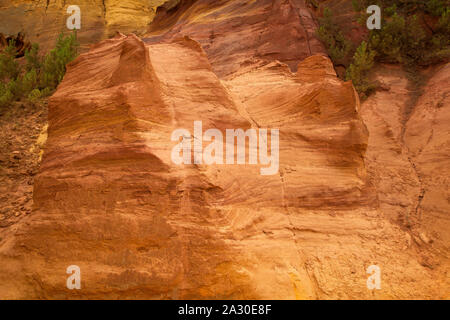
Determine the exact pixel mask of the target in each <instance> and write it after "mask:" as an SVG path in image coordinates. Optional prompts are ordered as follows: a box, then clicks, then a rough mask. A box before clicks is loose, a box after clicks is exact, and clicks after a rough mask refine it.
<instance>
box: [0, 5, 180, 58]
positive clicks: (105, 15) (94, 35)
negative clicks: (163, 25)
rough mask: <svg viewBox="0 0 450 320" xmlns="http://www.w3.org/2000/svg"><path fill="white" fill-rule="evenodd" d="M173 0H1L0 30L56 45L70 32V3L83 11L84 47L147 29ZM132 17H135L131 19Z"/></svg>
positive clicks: (46, 45) (81, 34) (81, 33)
mask: <svg viewBox="0 0 450 320" xmlns="http://www.w3.org/2000/svg"><path fill="white" fill-rule="evenodd" d="M166 2H168V3H172V5H173V3H174V2H177V1H173V0H170V1H168V0H148V1H141V0H91V1H88V0H81V1H75V2H73V3H70V2H69V1H66V0H1V1H0V21H2V23H1V24H0V33H3V34H6V35H14V34H17V33H18V32H23V33H24V34H25V35H26V37H27V39H29V40H31V41H33V42H38V43H39V44H40V45H41V47H42V48H43V49H44V50H48V49H51V48H53V46H54V44H55V39H56V37H57V35H58V34H59V33H60V32H66V33H67V32H69V31H68V30H67V27H66V21H67V19H68V18H69V16H70V15H71V13H67V8H68V7H69V6H70V5H77V6H79V8H80V10H81V29H80V30H79V31H78V39H79V40H80V42H81V44H82V46H83V48H85V47H86V48H87V47H88V45H89V44H92V43H95V42H98V41H99V40H102V39H105V38H108V37H110V36H112V35H114V33H115V32H116V31H121V32H127V33H128V32H134V33H138V34H139V33H144V32H146V30H147V28H148V25H149V24H150V22H152V20H153V18H154V16H155V13H156V9H157V8H158V6H160V5H164V4H165V3H166ZM130 17H132V19H130Z"/></svg>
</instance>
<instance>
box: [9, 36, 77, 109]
mask: <svg viewBox="0 0 450 320" xmlns="http://www.w3.org/2000/svg"><path fill="white" fill-rule="evenodd" d="M78 46H79V45H78V42H77V38H76V33H73V34H70V35H68V36H64V34H63V33H61V34H60V35H59V36H58V39H57V41H56V45H55V48H54V49H53V50H51V51H50V52H49V53H48V54H47V55H46V56H45V57H41V56H40V55H39V45H38V44H37V43H34V44H33V45H32V46H31V48H30V49H29V50H27V51H26V52H25V60H26V62H25V64H24V66H23V67H21V66H20V65H19V63H18V62H17V61H16V59H15V56H16V53H17V52H16V48H15V44H14V42H13V41H11V42H10V43H9V45H8V46H7V47H6V48H5V49H4V50H3V52H2V53H1V54H0V108H3V107H6V106H7V105H9V104H10V103H11V102H12V101H14V100H19V99H21V98H26V99H28V100H29V101H31V102H36V101H37V100H38V99H39V98H41V97H46V96H49V95H51V94H52V92H53V91H54V90H55V89H56V87H57V86H58V84H59V83H60V82H61V81H62V79H63V77H64V74H65V73H66V64H67V63H69V62H70V61H72V60H73V59H74V58H75V57H76V56H77V53H78Z"/></svg>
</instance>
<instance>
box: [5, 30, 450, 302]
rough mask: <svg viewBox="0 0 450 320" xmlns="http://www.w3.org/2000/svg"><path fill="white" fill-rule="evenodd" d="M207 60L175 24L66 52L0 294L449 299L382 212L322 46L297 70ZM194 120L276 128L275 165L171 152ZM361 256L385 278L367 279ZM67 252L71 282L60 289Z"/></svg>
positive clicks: (354, 110) (436, 275)
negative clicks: (223, 73)
mask: <svg viewBox="0 0 450 320" xmlns="http://www.w3.org/2000/svg"><path fill="white" fill-rule="evenodd" d="M213 60H214V59H213ZM213 70H214V69H213V67H212V66H211V64H210V62H209V60H208V57H207V54H206V53H205V52H204V51H203V49H202V48H201V46H200V45H199V43H197V42H195V41H193V40H191V39H189V38H179V39H174V40H173V41H167V42H165V43H154V44H149V45H146V44H144V43H143V42H142V41H141V40H139V39H138V38H137V37H135V36H128V37H125V36H121V35H120V36H117V37H116V38H114V39H110V40H106V41H103V42H101V43H99V44H98V45H96V46H94V47H92V48H91V50H90V51H89V52H88V53H85V54H83V55H81V56H80V57H79V58H77V59H76V60H75V61H74V62H73V63H71V64H70V65H69V66H68V72H67V74H66V76H65V78H64V81H63V82H62V83H61V85H60V86H59V87H58V90H57V92H56V93H55V94H54V95H53V96H52V98H51V99H50V102H49V128H48V140H47V144H46V149H45V153H44V157H43V162H42V165H41V169H40V173H39V175H38V176H37V178H36V181H35V186H34V203H35V210H34V212H33V213H32V214H31V215H30V216H29V217H27V218H26V219H23V220H22V221H21V222H20V223H18V224H16V225H14V226H12V227H10V228H8V229H4V230H2V231H1V233H0V237H1V240H0V259H1V262H2V263H1V264H0V297H2V298H153V299H161V298H163V299H164V298H165V299H174V298H175V299H176V298H187V299H188V298H200V299H202V298H234V299H235V298H255V299H295V298H297V299H305V298H442V297H446V296H445V295H446V294H447V292H446V288H448V287H447V286H446V284H445V282H444V281H445V280H444V279H445V278H441V276H442V272H441V271H440V270H441V269H439V270H438V272H437V271H436V270H435V269H433V268H430V267H429V266H426V265H424V263H423V262H422V261H421V260H420V259H421V257H420V256H419V255H418V254H417V252H416V251H415V247H414V244H413V243H411V236H410V234H409V233H408V232H407V231H406V230H404V229H402V228H401V226H399V225H398V224H397V223H395V222H393V221H392V220H391V219H390V217H389V216H385V214H384V212H382V211H380V210H378V208H379V206H378V201H377V193H376V191H375V189H374V186H376V185H375V184H374V183H373V181H372V178H371V176H370V174H369V175H368V174H367V171H366V164H365V161H364V157H365V154H366V149H367V147H368V146H367V144H368V142H369V148H370V138H369V135H368V131H367V129H366V126H365V125H364V123H363V122H362V119H361V116H360V112H361V111H360V105H359V99H358V97H357V94H356V93H355V91H354V89H353V87H352V85H351V83H345V82H342V81H341V80H339V79H338V78H337V77H336V74H335V72H334V70H333V68H332V65H331V62H330V61H329V59H328V58H327V57H325V56H322V55H315V56H312V57H309V58H307V59H305V60H304V61H302V62H301V63H300V64H299V65H298V71H297V72H296V73H292V72H291V70H290V69H289V67H288V66H287V65H286V64H283V63H280V62H272V63H268V64H267V63H266V64H264V65H263V66H261V67H256V66H255V67H254V68H253V69H252V70H248V71H246V72H239V73H234V74H233V75H229V76H228V77H227V80H220V79H219V78H218V77H217V75H216V74H215V73H214V72H213ZM194 121H202V124H203V131H206V130H207V129H218V130H220V131H221V132H223V133H224V134H225V131H226V129H238V128H241V129H244V130H247V129H252V128H253V129H255V130H261V129H264V128H267V129H269V130H270V129H279V171H278V172H276V174H274V175H261V171H260V169H261V168H263V167H266V165H263V164H248V162H247V164H240V165H238V164H228V165H226V164H223V165H221V164H211V165H206V164H182V165H176V164H175V163H174V162H173V161H172V156H171V153H172V148H173V147H174V145H175V144H176V143H178V141H172V139H171V138H172V133H173V131H174V130H176V129H180V128H185V129H187V130H189V131H190V132H193V131H194V128H193V124H194ZM369 129H370V126H369ZM368 138H369V140H368ZM205 144H206V143H205ZM248 151H249V150H247V152H248ZM369 173H370V171H369ZM373 264H375V265H378V266H379V267H380V268H381V270H382V279H383V282H382V283H383V287H382V288H383V289H382V290H376V291H371V290H368V289H367V286H366V279H367V277H368V275H367V274H366V268H367V267H368V266H370V265H373ZM70 265H77V266H79V267H80V268H81V274H82V288H81V289H80V290H68V289H67V287H66V279H67V277H68V275H67V274H66V269H67V267H68V266H70ZM443 267H445V266H443Z"/></svg>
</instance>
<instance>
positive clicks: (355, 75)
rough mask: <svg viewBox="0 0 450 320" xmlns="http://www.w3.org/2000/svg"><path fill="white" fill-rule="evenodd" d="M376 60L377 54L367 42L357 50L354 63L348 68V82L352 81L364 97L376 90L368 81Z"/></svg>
mask: <svg viewBox="0 0 450 320" xmlns="http://www.w3.org/2000/svg"><path fill="white" fill-rule="evenodd" d="M374 59H375V52H374V51H373V50H371V49H370V48H369V47H368V45H367V42H365V41H363V42H362V43H361V45H360V46H359V47H358V48H357V49H356V52H355V55H354V56H353V61H352V63H351V64H350V66H349V67H348V68H347V72H346V76H345V78H346V80H352V82H353V85H354V86H355V89H356V90H357V91H358V92H359V93H361V94H362V95H363V96H365V95H368V94H369V93H370V91H372V90H373V89H374V85H373V84H370V83H369V80H368V72H369V70H370V69H372V67H373V64H374Z"/></svg>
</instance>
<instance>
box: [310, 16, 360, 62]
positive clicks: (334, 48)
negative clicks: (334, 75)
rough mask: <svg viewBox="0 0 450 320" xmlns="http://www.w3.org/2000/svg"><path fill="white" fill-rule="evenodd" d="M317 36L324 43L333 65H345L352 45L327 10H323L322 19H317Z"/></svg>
mask: <svg viewBox="0 0 450 320" xmlns="http://www.w3.org/2000/svg"><path fill="white" fill-rule="evenodd" d="M319 24H320V27H319V30H318V31H317V36H318V37H319V39H320V40H321V41H322V42H323V43H324V45H325V47H326V49H327V52H328V54H329V56H330V58H331V60H332V61H333V63H334V64H335V65H337V64H346V60H348V58H349V53H350V51H351V50H352V44H351V42H350V41H349V40H347V39H346V38H345V36H344V34H343V33H342V31H341V30H340V29H339V27H338V26H337V24H336V22H335V21H334V19H333V14H332V12H331V10H330V9H329V8H325V10H324V12H323V18H321V19H319Z"/></svg>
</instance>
